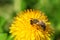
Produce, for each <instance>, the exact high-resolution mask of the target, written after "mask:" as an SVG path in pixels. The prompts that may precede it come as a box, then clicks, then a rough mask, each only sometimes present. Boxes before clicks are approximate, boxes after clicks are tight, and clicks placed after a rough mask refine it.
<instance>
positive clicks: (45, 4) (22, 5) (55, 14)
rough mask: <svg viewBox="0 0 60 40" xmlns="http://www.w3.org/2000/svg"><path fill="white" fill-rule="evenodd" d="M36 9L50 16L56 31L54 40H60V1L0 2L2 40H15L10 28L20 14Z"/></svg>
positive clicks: (24, 0)
mask: <svg viewBox="0 0 60 40" xmlns="http://www.w3.org/2000/svg"><path fill="white" fill-rule="evenodd" d="M26 9H36V10H40V11H42V12H45V14H46V15H47V16H48V19H49V21H50V22H51V26H52V27H53V28H54V29H55V33H54V36H52V38H51V39H52V40H60V0H0V40H13V38H12V36H11V35H10V34H9V27H10V24H11V22H12V20H13V19H14V17H15V16H16V14H18V12H20V11H23V10H26Z"/></svg>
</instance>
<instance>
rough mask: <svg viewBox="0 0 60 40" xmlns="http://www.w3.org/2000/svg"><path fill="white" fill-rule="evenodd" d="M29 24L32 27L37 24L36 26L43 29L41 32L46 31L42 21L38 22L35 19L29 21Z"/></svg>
mask: <svg viewBox="0 0 60 40" xmlns="http://www.w3.org/2000/svg"><path fill="white" fill-rule="evenodd" d="M30 24H31V25H33V24H37V25H38V26H41V27H42V28H43V30H44V31H45V29H46V25H45V23H44V22H43V21H39V20H37V19H31V20H30Z"/></svg>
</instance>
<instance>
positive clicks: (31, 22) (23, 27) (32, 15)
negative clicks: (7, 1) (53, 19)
mask: <svg viewBox="0 0 60 40" xmlns="http://www.w3.org/2000/svg"><path fill="white" fill-rule="evenodd" d="M10 33H11V34H12V36H13V37H14V40H51V38H50V36H51V34H52V29H51V26H50V22H48V19H47V16H45V15H44V13H42V12H41V11H38V10H26V11H24V12H21V13H19V14H18V15H17V16H16V17H15V20H14V21H13V23H12V24H11V27H10Z"/></svg>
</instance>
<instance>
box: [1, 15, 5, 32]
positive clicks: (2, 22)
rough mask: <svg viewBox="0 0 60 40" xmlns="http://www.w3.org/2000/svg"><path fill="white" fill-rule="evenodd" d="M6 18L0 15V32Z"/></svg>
mask: <svg viewBox="0 0 60 40" xmlns="http://www.w3.org/2000/svg"><path fill="white" fill-rule="evenodd" d="M5 22H6V20H5V18H3V17H1V16H0V32H3V29H2V26H3V25H4V24H5Z"/></svg>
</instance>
